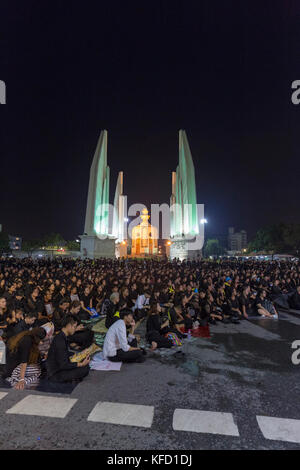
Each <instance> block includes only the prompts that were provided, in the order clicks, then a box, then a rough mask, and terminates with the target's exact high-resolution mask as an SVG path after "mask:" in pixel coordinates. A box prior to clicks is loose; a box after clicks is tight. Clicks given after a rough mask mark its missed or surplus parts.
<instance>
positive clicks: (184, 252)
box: [170, 238, 202, 261]
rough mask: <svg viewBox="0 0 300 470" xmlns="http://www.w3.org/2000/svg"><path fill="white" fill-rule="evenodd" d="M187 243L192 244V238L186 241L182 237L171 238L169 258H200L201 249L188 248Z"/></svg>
mask: <svg viewBox="0 0 300 470" xmlns="http://www.w3.org/2000/svg"><path fill="white" fill-rule="evenodd" d="M189 243H190V244H192V240H191V241H190V242H188V241H186V240H184V238H177V239H176V238H175V239H172V245H171V247H170V258H171V259H174V258H179V259H180V261H183V260H197V259H200V258H201V256H202V253H201V250H191V249H189Z"/></svg>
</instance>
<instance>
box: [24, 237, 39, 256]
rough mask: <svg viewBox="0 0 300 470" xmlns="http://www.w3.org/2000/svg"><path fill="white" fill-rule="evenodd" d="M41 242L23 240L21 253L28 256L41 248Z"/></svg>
mask: <svg viewBox="0 0 300 470" xmlns="http://www.w3.org/2000/svg"><path fill="white" fill-rule="evenodd" d="M42 244H43V242H42V241H41V240H23V241H22V251H26V252H27V253H28V254H30V253H32V252H33V251H35V250H38V249H39V248H41V247H42Z"/></svg>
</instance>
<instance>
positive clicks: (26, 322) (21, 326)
mask: <svg viewBox="0 0 300 470" xmlns="http://www.w3.org/2000/svg"><path fill="white" fill-rule="evenodd" d="M37 318H38V314H37V312H29V313H27V314H26V315H25V318H24V319H23V320H20V321H19V322H18V323H16V325H15V326H14V328H13V330H12V335H11V336H15V335H17V334H18V333H21V331H28V330H31V329H32V328H33V327H34V326H35V323H36V321H37Z"/></svg>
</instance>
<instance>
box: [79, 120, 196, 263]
mask: <svg viewBox="0 0 300 470" xmlns="http://www.w3.org/2000/svg"><path fill="white" fill-rule="evenodd" d="M109 181H110V170H109V167H108V165H107V131H106V130H103V131H102V132H101V134H100V136H99V139H98V143H97V147H96V151H95V154H94V158H93V162H92V166H91V169H90V179H89V188H88V198H87V208H86V217H85V226H84V234H83V235H80V239H81V246H80V249H81V255H82V256H83V257H84V258H115V257H118V258H119V257H126V256H127V255H129V253H127V248H129V246H128V242H127V235H128V233H127V222H128V219H127V215H126V214H127V196H125V195H124V194H123V172H122V171H120V172H119V174H118V181H117V185H116V190H115V197H114V204H113V206H110V205H109ZM111 209H113V210H111ZM140 217H141V219H142V222H141V223H140V224H139V225H137V226H135V227H134V228H133V229H132V234H131V239H132V240H131V241H132V244H131V245H132V249H131V256H133V257H134V256H147V255H148V256H149V255H150V256H151V255H158V254H159V249H158V229H157V228H156V227H154V226H152V225H151V224H150V223H149V218H150V216H149V215H148V211H147V209H144V210H143V211H142V214H141V215H140ZM200 220H201V219H200ZM200 220H199V217H198V205H197V197H196V181H195V170H194V163H193V158H192V154H191V150H190V147H189V143H188V139H187V136H186V133H185V131H184V130H182V129H181V130H180V131H179V164H178V166H177V168H176V172H172V194H171V198H170V222H169V235H168V238H169V237H170V241H169V242H168V243H167V245H168V248H169V256H170V258H171V259H174V258H179V259H194V258H195V257H197V256H199V249H196V248H194V247H193V246H191V245H192V244H191V243H190V242H189V239H190V238H192V239H193V237H194V238H197V236H198V235H199V222H200ZM203 240H204V238H203Z"/></svg>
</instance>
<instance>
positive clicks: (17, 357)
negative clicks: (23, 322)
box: [2, 327, 46, 390]
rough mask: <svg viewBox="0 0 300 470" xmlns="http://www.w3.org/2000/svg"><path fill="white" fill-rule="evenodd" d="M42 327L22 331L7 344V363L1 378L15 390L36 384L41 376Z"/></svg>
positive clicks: (43, 336) (43, 334) (43, 330)
mask: <svg viewBox="0 0 300 470" xmlns="http://www.w3.org/2000/svg"><path fill="white" fill-rule="evenodd" d="M45 336H46V331H45V329H44V328H42V327H38V328H33V329H32V330H29V331H22V332H21V333H19V334H17V335H15V336H13V337H12V338H10V339H9V341H8V342H7V363H6V367H5V371H4V374H3V376H2V377H3V378H4V379H6V380H7V381H8V382H9V383H10V384H11V386H12V387H14V388H15V389H17V390H23V389H24V387H25V385H30V384H33V383H36V382H38V379H39V377H40V375H41V368H40V365H39V360H40V351H39V344H40V343H41V341H42V340H43V339H44V338H45Z"/></svg>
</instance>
